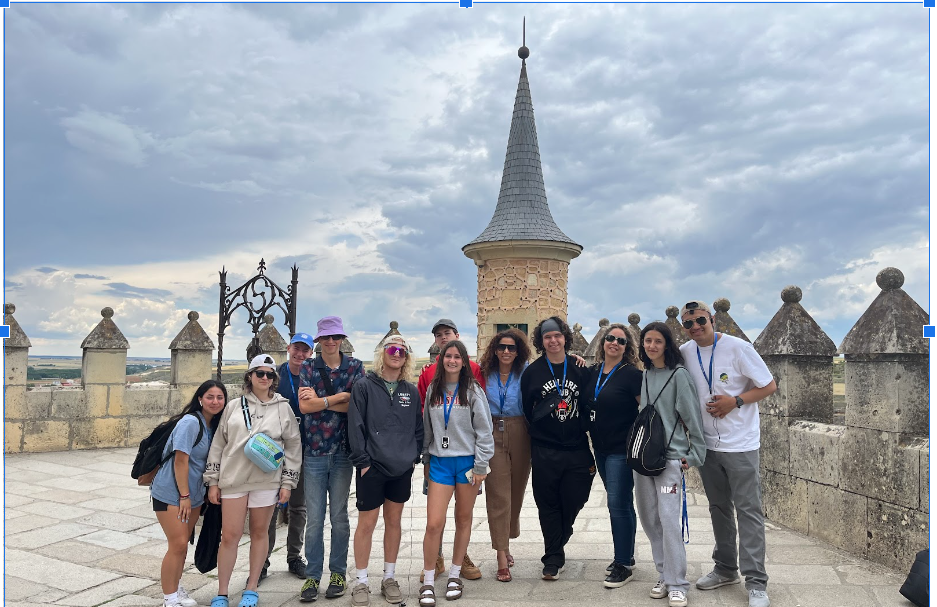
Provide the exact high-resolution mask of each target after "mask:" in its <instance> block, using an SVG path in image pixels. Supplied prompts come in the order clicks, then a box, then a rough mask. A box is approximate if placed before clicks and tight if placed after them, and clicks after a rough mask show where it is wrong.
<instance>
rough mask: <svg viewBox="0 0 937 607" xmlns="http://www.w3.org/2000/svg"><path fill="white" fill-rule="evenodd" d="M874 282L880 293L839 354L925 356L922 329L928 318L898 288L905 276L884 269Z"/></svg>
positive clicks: (893, 270)
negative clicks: (880, 290)
mask: <svg viewBox="0 0 937 607" xmlns="http://www.w3.org/2000/svg"><path fill="white" fill-rule="evenodd" d="M875 282H876V283H877V284H878V286H879V287H880V288H881V289H882V292H881V293H879V294H878V297H876V298H875V300H874V301H872V304H871V305H870V306H869V308H868V309H867V310H866V311H865V314H863V315H862V316H861V317H860V318H859V320H858V321H856V324H855V325H854V326H853V327H852V329H850V330H849V333H847V334H846V337H845V338H844V339H843V343H841V344H840V346H839V353H840V354H846V355H851V354H852V355H855V354H859V355H863V354H923V355H927V353H928V347H927V340H926V339H924V337H923V331H922V329H921V328H922V327H923V326H924V325H926V324H929V323H928V321H929V317H928V315H927V312H925V311H924V309H923V308H921V306H919V305H918V304H917V302H915V301H914V300H913V299H911V296H910V295H908V294H907V293H905V292H904V290H903V289H902V288H901V286H902V285H903V284H904V274H902V273H901V270H899V269H898V268H885V269H884V270H882V271H881V272H879V273H878V276H876V277H875Z"/></svg>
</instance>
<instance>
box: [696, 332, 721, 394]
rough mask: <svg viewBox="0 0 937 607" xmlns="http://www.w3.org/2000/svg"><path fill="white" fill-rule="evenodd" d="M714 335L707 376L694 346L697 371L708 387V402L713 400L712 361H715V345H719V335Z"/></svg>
mask: <svg viewBox="0 0 937 607" xmlns="http://www.w3.org/2000/svg"><path fill="white" fill-rule="evenodd" d="M714 335H715V339H714V340H713V349H712V352H710V353H709V375H706V369H705V368H703V356H702V355H701V354H700V351H699V346H698V345H697V346H696V359H697V360H698V361H699V370H700V371H702V372H703V379H705V380H706V383H707V384H708V385H709V400H710V402H711V401H712V399H713V379H714V377H713V361H714V360H715V359H716V344H718V343H719V334H718V333H715V334H714Z"/></svg>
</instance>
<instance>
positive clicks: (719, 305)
mask: <svg viewBox="0 0 937 607" xmlns="http://www.w3.org/2000/svg"><path fill="white" fill-rule="evenodd" d="M731 307H732V304H731V303H729V300H728V299H726V298H725V297H720V298H719V299H717V300H716V301H714V302H713V310H715V314H713V327H715V329H716V331H717V332H719V333H725V334H726V335H731V336H732V337H738V338H739V339H744V340H745V341H747V342H749V343H751V341H752V340H750V339H748V336H747V335H745V332H744V331H742V329H741V327H739V326H738V324H737V323H736V322H735V321H734V320H733V319H732V317H731V316H729V308H731Z"/></svg>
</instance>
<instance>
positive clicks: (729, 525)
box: [699, 449, 768, 590]
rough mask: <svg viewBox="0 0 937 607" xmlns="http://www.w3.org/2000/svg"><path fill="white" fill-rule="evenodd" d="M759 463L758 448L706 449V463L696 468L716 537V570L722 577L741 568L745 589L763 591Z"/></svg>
mask: <svg viewBox="0 0 937 607" xmlns="http://www.w3.org/2000/svg"><path fill="white" fill-rule="evenodd" d="M758 462H759V454H758V451H744V452H741V453H725V452H722V451H711V450H709V449H707V450H706V463H705V464H704V465H703V466H701V467H700V469H699V473H700V478H701V479H702V481H703V488H704V489H705V490H706V499H708V500H709V516H710V517H711V518H712V523H713V535H714V536H715V538H716V547H715V548H714V549H713V561H715V563H716V565H715V571H716V573H718V574H719V575H722V576H735V575H736V572H737V571H741V573H742V575H744V576H745V588H746V589H747V590H765V589H766V587H767V585H768V574H767V572H765V518H764V511H763V510H762V507H761V471H760V470H759V468H758ZM736 518H738V527H736ZM736 537H738V546H736Z"/></svg>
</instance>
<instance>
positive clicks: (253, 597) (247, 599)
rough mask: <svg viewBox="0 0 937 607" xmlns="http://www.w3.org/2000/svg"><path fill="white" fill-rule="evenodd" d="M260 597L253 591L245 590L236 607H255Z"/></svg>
mask: <svg viewBox="0 0 937 607" xmlns="http://www.w3.org/2000/svg"><path fill="white" fill-rule="evenodd" d="M259 598H260V597H259V596H257V593H256V592H254V591H253V590H245V591H244V592H243V593H241V602H240V603H238V607H257V600H258V599H259Z"/></svg>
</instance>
